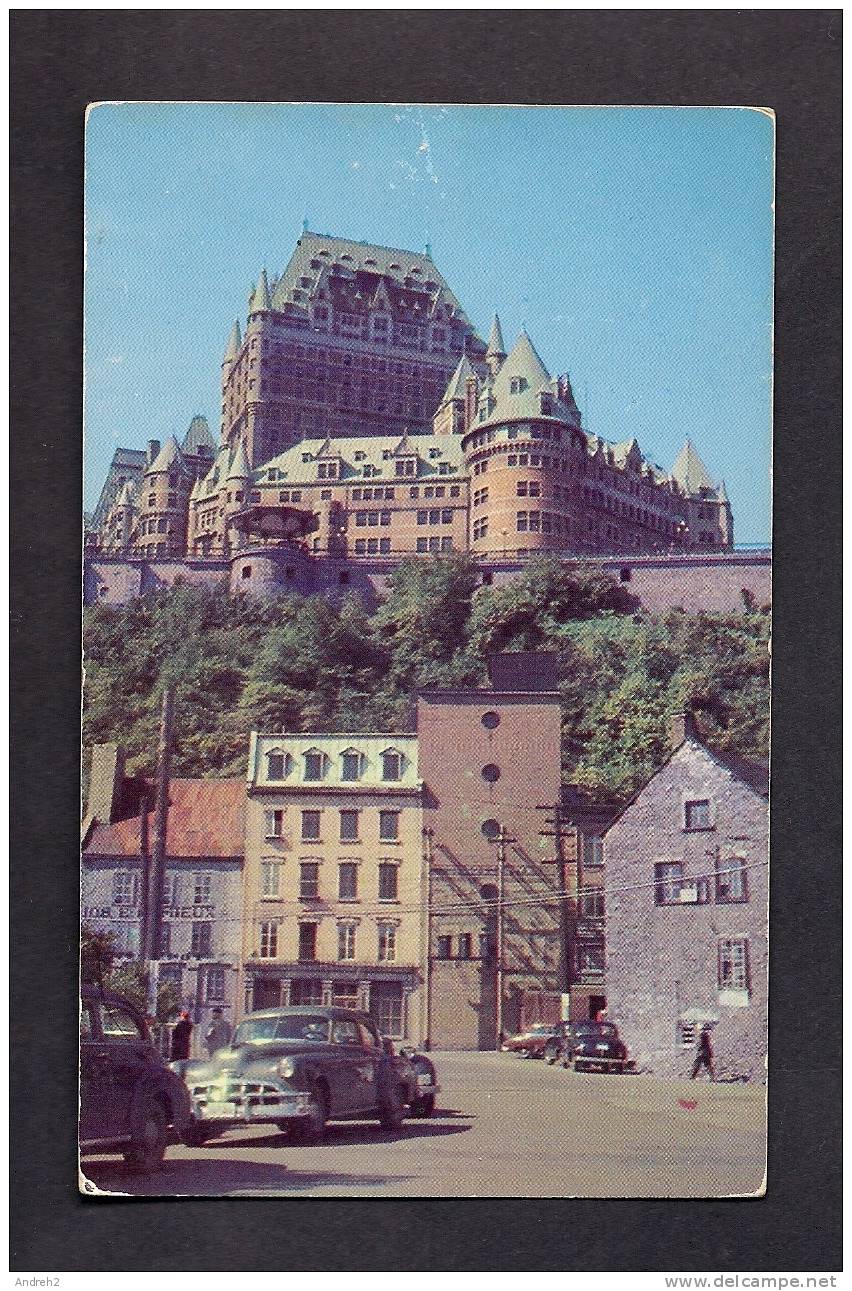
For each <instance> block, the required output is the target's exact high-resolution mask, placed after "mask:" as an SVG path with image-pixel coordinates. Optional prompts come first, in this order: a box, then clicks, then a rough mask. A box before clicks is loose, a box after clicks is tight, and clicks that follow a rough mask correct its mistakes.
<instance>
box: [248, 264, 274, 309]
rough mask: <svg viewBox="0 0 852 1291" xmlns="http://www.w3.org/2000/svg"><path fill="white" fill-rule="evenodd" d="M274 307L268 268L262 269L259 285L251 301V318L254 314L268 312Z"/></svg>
mask: <svg viewBox="0 0 852 1291" xmlns="http://www.w3.org/2000/svg"><path fill="white" fill-rule="evenodd" d="M271 308H272V305H271V303H270V299H269V283H268V282H267V279H266V270H265V269H261V271H260V277H259V278H258V280H257V286H256V287H255V289H254V294H253V295H252V298H251V301H250V303H249V320H251V316H252V314H262V313H268V312H269V310H270V309H271Z"/></svg>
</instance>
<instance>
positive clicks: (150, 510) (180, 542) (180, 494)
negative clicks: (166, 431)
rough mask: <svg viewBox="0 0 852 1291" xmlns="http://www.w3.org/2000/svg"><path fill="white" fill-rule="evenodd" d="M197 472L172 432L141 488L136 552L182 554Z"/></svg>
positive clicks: (158, 555)
mask: <svg viewBox="0 0 852 1291" xmlns="http://www.w3.org/2000/svg"><path fill="white" fill-rule="evenodd" d="M194 481H195V472H194V471H193V469H192V468H191V467H190V466H189V465H188V463H187V461H186V460H185V458H184V456H183V454H182V452H181V450H180V447H179V446H178V442H177V440H176V439H175V437H174V435H171V436H170V437H169V438H168V439H167V440H166V442H165V444H164V445H163V447H162V448H161V449H160V451H159V453H158V454H157V456H156V457H155V458H154V460H153V462H151V464H150V466H148V468H147V469H146V471H145V475H144V478H143V480H142V486H141V490H140V503H139V529H138V533H137V537H136V554H137V555H139V556H146V557H149V558H156V557H160V558H163V557H169V556H182V555H183V554H184V552H185V550H186V531H187V518H188V512H189V495H190V493H191V491H192V485H193V483H194Z"/></svg>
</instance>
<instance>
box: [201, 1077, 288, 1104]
mask: <svg viewBox="0 0 852 1291" xmlns="http://www.w3.org/2000/svg"><path fill="white" fill-rule="evenodd" d="M211 1090H213V1091H214V1093H215V1097H214V1098H213V1102H215V1103H234V1104H235V1106H237V1107H242V1106H243V1104H244V1103H251V1104H254V1105H255V1106H257V1105H258V1104H260V1105H261V1106H263V1105H266V1104H270V1103H278V1102H280V1100H281V1095H282V1093H283V1092H284V1091H283V1090H281V1089H279V1087H278V1086H277V1085H270V1084H267V1083H265V1082H263V1081H246V1080H243V1081H228V1083H227V1084H226V1085H215V1084H208V1085H193V1086H192V1097H193V1098H194V1099H195V1100H196V1102H197V1103H198V1104H199V1106H201V1107H204V1106H205V1105H206V1104H207V1102H208V1101H209V1099H210V1091H211Z"/></svg>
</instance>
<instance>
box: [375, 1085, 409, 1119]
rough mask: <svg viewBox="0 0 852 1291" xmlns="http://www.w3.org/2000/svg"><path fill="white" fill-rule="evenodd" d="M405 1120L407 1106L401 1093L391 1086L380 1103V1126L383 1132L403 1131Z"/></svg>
mask: <svg viewBox="0 0 852 1291" xmlns="http://www.w3.org/2000/svg"><path fill="white" fill-rule="evenodd" d="M404 1119H405V1104H404V1103H403V1101H402V1095H401V1094H400V1091H399V1090H398V1089H397V1088H396V1087H395V1086H391V1088H390V1089H387V1090H385V1092H384V1093H383V1094H382V1097H381V1100H380V1102H379V1124H380V1125H381V1127H382V1129H383V1130H399V1129H402V1122H403V1121H404Z"/></svg>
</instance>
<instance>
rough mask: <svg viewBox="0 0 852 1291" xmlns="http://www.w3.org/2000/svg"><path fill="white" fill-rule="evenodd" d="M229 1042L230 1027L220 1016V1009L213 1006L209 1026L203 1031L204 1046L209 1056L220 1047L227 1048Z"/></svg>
mask: <svg viewBox="0 0 852 1291" xmlns="http://www.w3.org/2000/svg"><path fill="white" fill-rule="evenodd" d="M230 1043H231V1028H230V1027H229V1026H228V1023H227V1022H226V1021H225V1019H224V1018H223V1016H222V1010H221V1009H220V1008H218V1007H217V1008H215V1009H214V1010H213V1018H212V1020H211V1022H210V1025H209V1027H208V1028H207V1030H206V1031H205V1032H204V1047H205V1049H206V1050H207V1054H208V1056H209V1057H210V1058H212V1057H213V1055H214V1053H218V1052H219V1050H220V1049H227V1047H228V1045H229V1044H230Z"/></svg>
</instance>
